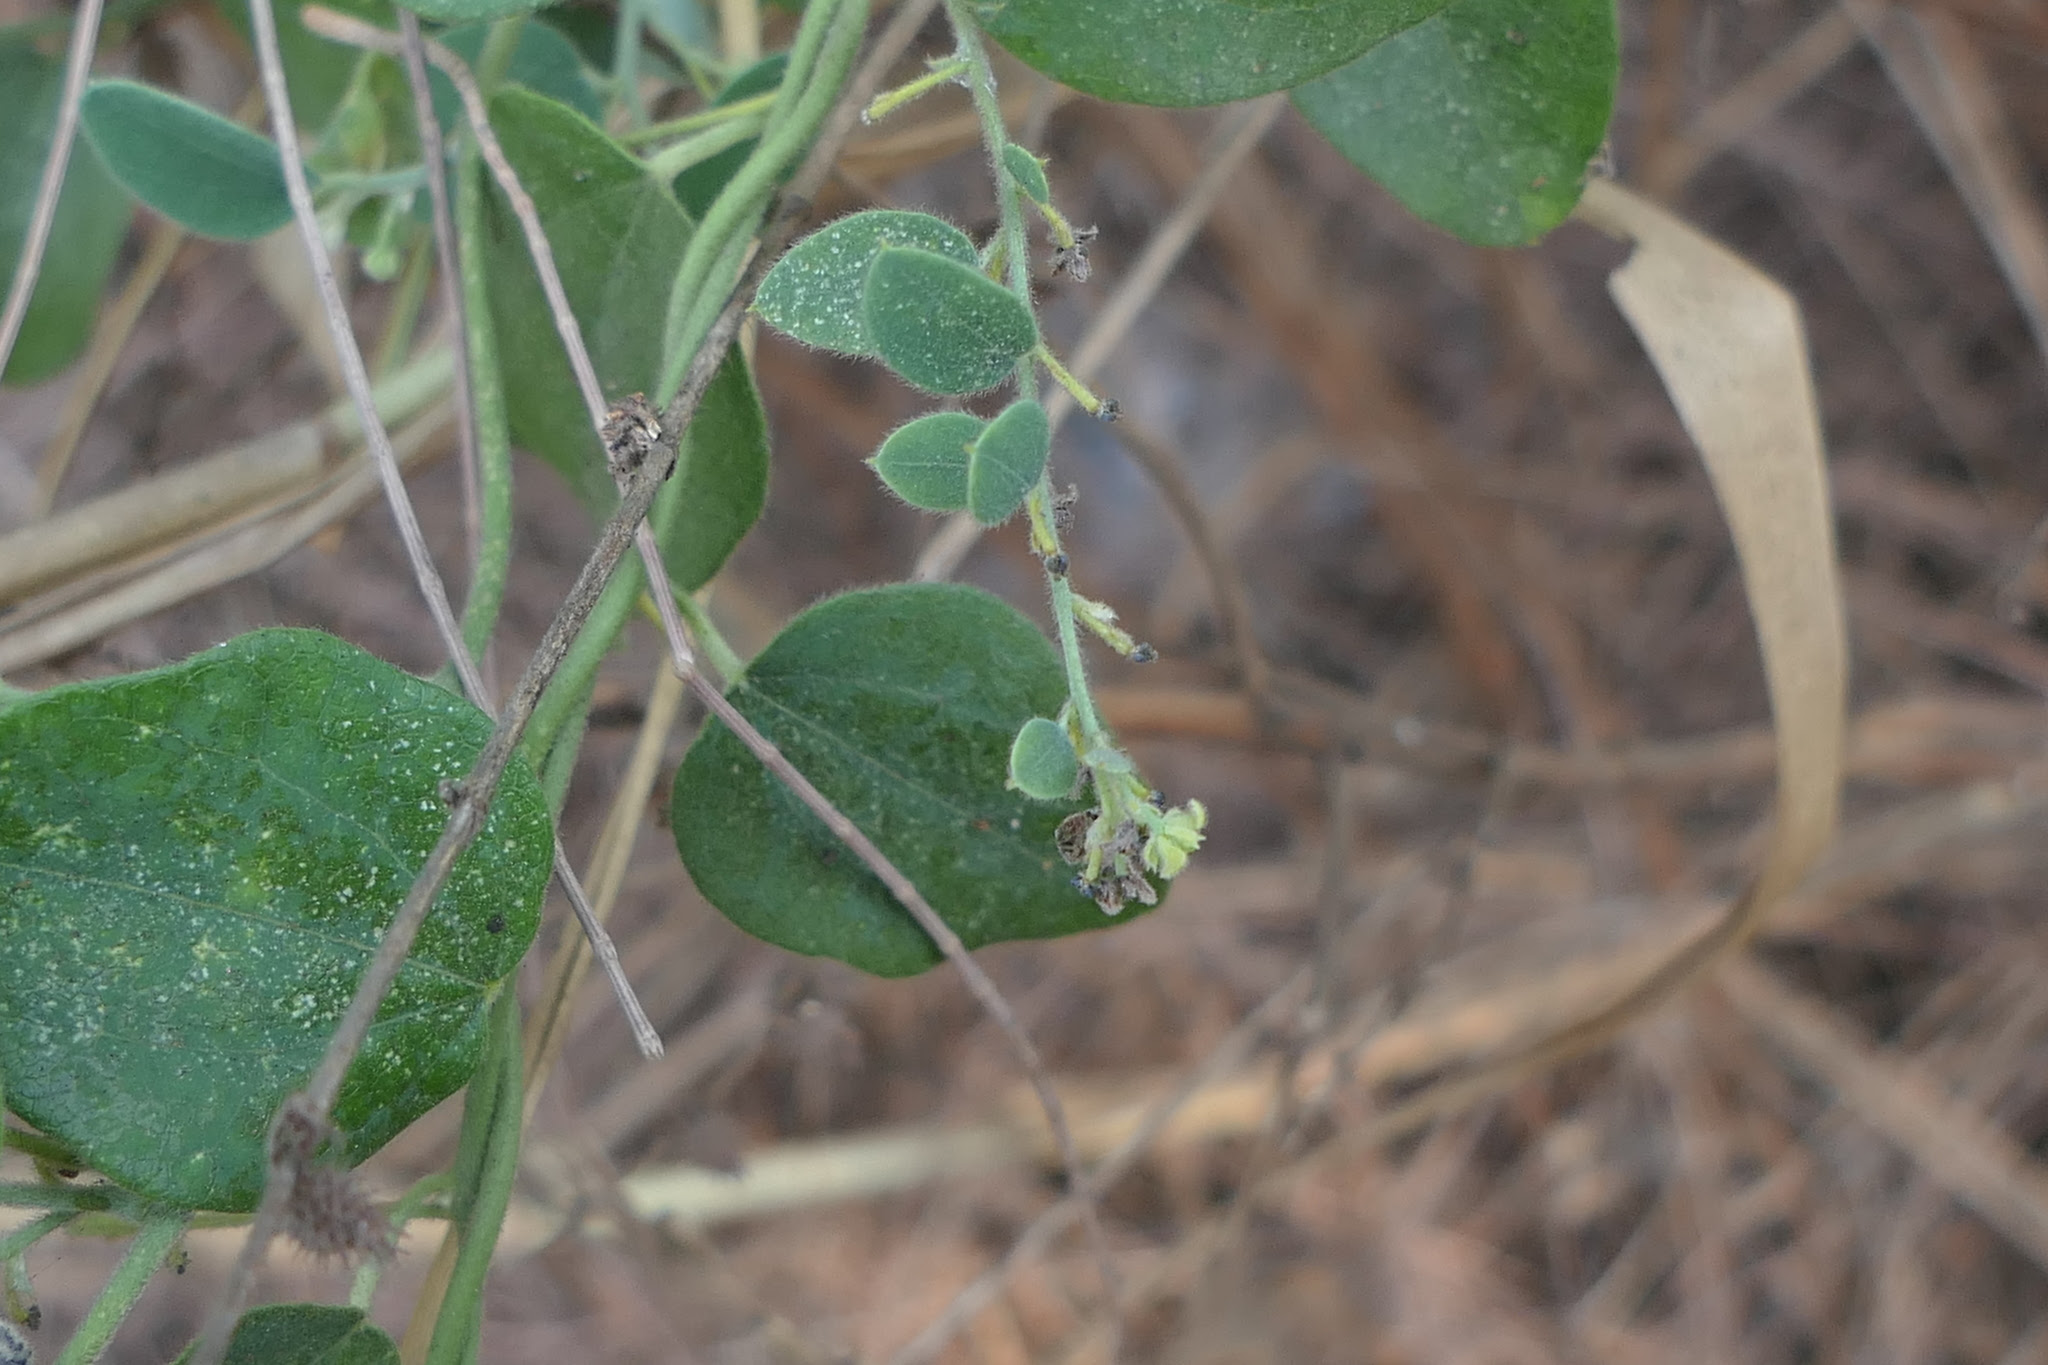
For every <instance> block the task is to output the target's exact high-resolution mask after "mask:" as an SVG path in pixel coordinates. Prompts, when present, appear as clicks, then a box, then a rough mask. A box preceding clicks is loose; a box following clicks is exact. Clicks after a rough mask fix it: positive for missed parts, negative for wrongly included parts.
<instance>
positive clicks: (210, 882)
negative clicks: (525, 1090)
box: [0, 630, 553, 1212]
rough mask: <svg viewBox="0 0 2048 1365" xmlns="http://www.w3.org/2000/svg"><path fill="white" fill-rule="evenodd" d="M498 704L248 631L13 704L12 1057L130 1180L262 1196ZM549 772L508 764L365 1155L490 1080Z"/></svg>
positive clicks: (183, 1204) (340, 647)
mask: <svg viewBox="0 0 2048 1365" xmlns="http://www.w3.org/2000/svg"><path fill="white" fill-rule="evenodd" d="M490 732H491V724H490V721H489V720H488V719H487V718H486V717H485V716H484V715H483V713H481V712H480V711H478V710H476V709H475V708H474V707H472V706H470V705H469V704H468V703H467V702H464V701H462V700H460V699H459V698H456V697H453V696H451V695H449V694H448V693H447V692H446V691H443V690H442V689H441V688H438V687H435V686H433V685H432V684H430V683H427V682H423V681H421V680H420V679H417V678H414V677H411V676H409V675H407V674H405V673H402V672H400V671H399V670H398V669H395V668H393V667H391V666H390V665H389V664H386V663H384V662H382V661H381V660H378V659H376V658H374V657H372V656H371V655H369V654H366V653H364V652H363V651H361V650H359V649H357V648H355V647H354V646H352V645H349V644H347V643H345V642H343V641H340V640H336V639H334V638H333V637H331V636H327V635H321V634H319V633H317V632H313V631H304V630H264V631H257V632H255V633H253V634H250V635H244V636H241V637H239V638H237V639H234V640H230V641H229V642H228V643H226V644H224V645H221V646H219V647H218V648H216V649H213V650H209V651H208V652H206V653H204V654H201V655H198V656H196V657H194V658H192V659H190V660H187V661H186V662H184V663H182V664H175V665H172V666H170V667H168V668H161V669H157V670H155V671H153V672H149V673H141V674H136V675H133V676H130V677H121V678H110V679H106V680H104V681H101V682H91V683H79V684H75V685H72V686H68V687H60V688H54V689H52V690H51V691H49V692H45V693H42V694H40V695H39V696H37V697H36V698H35V700H33V701H30V702H26V703H24V704H22V705H19V706H14V707H11V708H9V709H7V710H6V711H4V712H0V942H4V943H5V944H6V945H7V951H6V953H5V954H4V955H0V1073H4V1074H5V1075H6V1076H7V1102H8V1105H9V1106H10V1107H11V1108H12V1109H13V1110H14V1111H15V1112H16V1113H18V1114H20V1115H21V1116H22V1117H23V1118H25V1119H27V1120H28V1121H29V1122H30V1123H32V1124H34V1125H36V1127H38V1128H40V1129H42V1130H43V1131H44V1132H46V1133H48V1134H50V1135H51V1136H53V1137H56V1138H58V1139H59V1140H61V1141H62V1142H64V1143H66V1144H67V1145H69V1146H70V1147H72V1148H73V1149H74V1150H76V1151H77V1152H78V1153H79V1154H80V1155H81V1156H82V1157H84V1158H85V1159H86V1160H87V1161H89V1162H90V1163H91V1164H92V1165H93V1166H94V1167H96V1168H97V1169H99V1170H101V1171H103V1172H105V1173H106V1174H107V1175H108V1176H109V1177H111V1178H112V1179H113V1180H115V1181H116V1182H117V1183H119V1184H121V1185H124V1186H126V1187H128V1188H130V1189H132V1190H134V1191H136V1192H137V1193H139V1194H142V1195H144V1196H146V1197H148V1198H150V1199H153V1200H159V1201H162V1202H163V1203H165V1204H167V1205H170V1206H172V1207H175V1208H183V1209H220V1210H227V1211H232V1212H246V1211H247V1210H250V1209H253V1208H254V1207H255V1206H256V1201H257V1199H258V1197H259V1196H260V1195H261V1193H262V1189H263V1178H264V1170H265V1141H264V1134H265V1132H266V1131H267V1129H268V1127H269V1124H270V1119H271V1115H272V1114H273V1113H274V1112H275V1111H276V1109H277V1106H278V1104H279V1103H280V1102H281V1101H283V1099H284V1098H285V1097H286V1096H287V1095H289V1094H290V1093H291V1092H292V1091H294V1090H296V1089H297V1088H298V1087H300V1086H302V1085H303V1084H304V1083H305V1081H306V1078H307V1077H308V1075H310V1074H311V1072H312V1070H313V1068H314V1066H315V1065H316V1064H317V1063H318V1061H319V1059H320V1055H321V1053H322V1051H323V1050H324V1049H325V1047H326V1045H327V1040H328V1037H329V1036H330V1035H331V1034H332V1032H333V1031H334V1027H335V1024H336V1023H337V1022H338V1021H339V1020H340V1018H341V1015H342V1012H343V1011H344V1010H345V1009H346V1008H347V1006H348V1002H349V998H350V996H351V995H352V994H353V993H354V991H355V985H356V980H357V977H358V976H359V975H360V974H361V972H362V969H363V967H364V965H365V964H366V963H367V962H368V961H369V960H370V957H371V955H372V954H373V953H374V952H375V950H376V946H377V943H378V940H379V938H380V937H381V935H382V933H383V930H384V927H385V925H386V924H388V923H389V922H390V919H391V916H392V915H393V913H395V912H396V910H397V908H398V905H399V903H400V901H401V900H402V899H403V898H404V896H405V892H406V888H407V887H408V886H410V885H411V884H412V880H413V877H414V874H415V873H416V872H417V871H418V870H419V867H420V865H421V864H422V863H423V862H424V861H425V860H426V856H427V854H428V852H429V851H430V850H431V849H432V848H433V846H434V843H435V841H436V840H437V839H438V838H439V837H440V834H441V827H442V824H443V822H444V821H445V819H446V817H447V807H446V805H445V804H444V803H443V801H442V799H441V797H440V796H439V784H440V783H441V782H442V781H444V780H448V779H454V778H459V777H461V776H462V775H463V773H464V772H465V771H466V770H467V769H468V767H469V765H470V763H471V762H472V761H473V760H474V758H475V756H476V754H477V752H478V750H480V749H481V748H482V747H483V744H484V742H485V740H486V739H488V738H489V735H490ZM552 848H553V842H552V834H551V833H550V828H549V822H548V814H547V807H546V805H545V803H544V802H543V800H542V797H541V793H540V788H539V785H538V784H537V783H536V782H535V780H534V778H533V775H532V773H531V772H530V771H528V770H527V769H526V767H525V766H524V765H522V764H514V765H513V767H512V768H511V769H510V770H508V771H507V773H506V775H505V781H504V784H503V785H502V786H501V787H500V788H499V791H498V794H497V798H496V800H495V801H494V802H493V803H492V806H491V812H490V819H489V822H488V823H487V824H486V825H485V827H484V830H483V833H482V835H481V836H480V837H479V838H478V839H477V841H476V843H475V844H474V845H473V846H472V847H471V848H470V849H469V851H468V852H467V853H466V854H465V855H464V856H463V858H462V860H461V861H460V862H458V863H457V864H456V868H455V873H454V876H453V877H452V878H451V879H450V880H449V883H448V886H447V888H446V889H445V890H444V891H443V892H442V894H441V896H440V899H439V900H438V901H437V902H436V906H435V911H434V913H433V914H432V915H431V916H430V917H429V918H428V920H427V922H426V926H425V927H424V928H423V929H422V930H421V932H420V936H419V939H418V942H417V944H416V945H415V947H414V949H413V953H412V957H411V958H410V959H409V960H408V962H407V964H406V966H405V969H404V971H403V972H402V973H401V974H400V976H399V979H398V983H397V985H396V987H395V988H394V989H393V990H392V992H391V995H390V997H389V998H388V999H386V1001H385V1002H384V1006H383V1008H382V1010H381V1011H379V1013H378V1017H377V1018H378V1021H377V1023H376V1024H375V1025H374V1026H373V1027H372V1029H371V1031H370V1035H369V1040H368V1042H367V1043H366V1045H365V1046H364V1048H363V1051H362V1055H361V1056H360V1057H359V1058H358V1059H357V1060H356V1063H355V1065H354V1067H352V1068H351V1069H350V1071H349V1074H348V1079H347V1081H346V1082H345V1083H344V1085H343V1087H342V1092H341V1098H340V1102H339V1103H338V1104H337V1105H336V1108H335V1113H334V1117H335V1121H336V1123H338V1124H339V1125H340V1126H341V1128H342V1129H343V1131H344V1132H346V1133H347V1134H348V1138H349V1143H348V1155H349V1157H350V1158H351V1159H352V1160H360V1159H361V1158H362V1157H364V1156H367V1155H368V1154H369V1153H371V1152H373V1151H375V1150H377V1148H379V1147H381V1146H383V1145H384V1144H385V1143H386V1142H388V1141H390V1140H391V1138H392V1137H393V1136H395V1135H396V1134H397V1133H398V1132H399V1130H400V1129H402V1128H404V1127H405V1126H406V1125H407V1124H408V1123H410V1122H412V1120H414V1119H415V1118H417V1117H419V1116H420V1115H421V1114H423V1113H425V1112H426V1111H427V1110H428V1109H430V1108H432V1107H433V1106H434V1105H435V1104H437V1103H439V1102H440V1101H441V1100H442V1099H444V1098H446V1097H447V1096H448V1095H449V1094H451V1093H453V1092H454V1091H455V1089H456V1088H457V1087H459V1086H460V1085H462V1083H463V1082H464V1081H466V1080H467V1079H468V1078H469V1074H470V1072H471V1070H472V1069H473V1068H474V1067H475V1065H476V1060H477V1055H478V1051H479V1048H480V1046H481V1043H482V1036H483V1029H484V1017H485V1014H486V1013H487V1011H488V1008H489V1005H490V1002H491V999H492V998H493V997H494V996H495V995H496V994H497V992H498V991H500V990H502V989H503V988H504V981H505V978H506V976H507V974H508V973H510V972H511V971H512V970H513V968H514V967H516V966H517V965H518V963H519V959H520V957H521V955H522V954H523V953H524V952H525V949H526V945H527V944H528V943H529V942H530V941H531V940H532V938H533V933H534V928H535V925H536V924H537V922H538V919H539V913H540V901H541V895H542V893H543V891H544V890H545V889H546V886H547V878H548V870H549V866H550V863H551V853H552Z"/></svg>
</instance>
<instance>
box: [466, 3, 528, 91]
mask: <svg viewBox="0 0 2048 1365" xmlns="http://www.w3.org/2000/svg"><path fill="white" fill-rule="evenodd" d="M525 28H526V16H525V15H524V14H512V15H508V16H507V17H505V18H503V19H500V20H498V22H496V23H495V24H492V25H491V29H490V32H488V33H486V34H485V35H484V45H483V50H482V51H480V52H478V53H477V54H476V67H475V68H474V70H475V73H476V85H477V89H479V90H481V91H482V92H483V95H484V98H485V99H486V100H488V99H489V98H490V96H491V92H492V91H493V90H496V89H497V88H498V86H499V85H501V84H502V83H503V82H504V80H505V73H506V72H507V71H510V70H511V69H512V56H513V54H514V53H516V52H518V51H519V35H520V33H521V32H522V31H523V30H524V29H525Z"/></svg>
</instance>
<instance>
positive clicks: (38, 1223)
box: [0, 1209, 78, 1265]
mask: <svg viewBox="0 0 2048 1365" xmlns="http://www.w3.org/2000/svg"><path fill="white" fill-rule="evenodd" d="M76 1217H78V1215H77V1214H76V1213H73V1212H72V1211H70V1210H68V1209H52V1210H50V1211H49V1212H48V1213H46V1214H44V1215H43V1216H42V1217H40V1218H38V1219H36V1220H35V1221H34V1222H32V1223H27V1224H24V1225H23V1226H21V1227H18V1228H16V1229H15V1230H14V1231H12V1232H10V1233H8V1234H7V1235H6V1236H5V1237H0V1265H4V1264H6V1263H7V1262H9V1261H11V1260H13V1259H14V1258H15V1257H17V1256H19V1255H21V1253H22V1252H24V1251H27V1250H28V1249H29V1248H30V1247H32V1246H34V1245H35V1244H36V1243H37V1242H40V1241H42V1240H43V1238H45V1237H48V1236H49V1235H50V1234H51V1233H53V1232H55V1231H56V1230H57V1229H58V1228H61V1227H63V1226H64V1225H65V1224H66V1223H69V1222H70V1221H71V1220H72V1219H74V1218H76Z"/></svg>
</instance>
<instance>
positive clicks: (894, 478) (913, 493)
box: [869, 412, 988, 512]
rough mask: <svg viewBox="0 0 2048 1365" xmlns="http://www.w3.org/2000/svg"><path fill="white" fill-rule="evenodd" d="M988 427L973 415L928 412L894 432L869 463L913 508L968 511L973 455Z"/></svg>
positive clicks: (936, 510)
mask: <svg viewBox="0 0 2048 1365" xmlns="http://www.w3.org/2000/svg"><path fill="white" fill-rule="evenodd" d="M987 425H988V424H987V423H986V422H984V421H982V420H981V419H980V418H979V417H976V416H975V415H974V414H973V413H971V412H928V413H926V414H925V415H924V416H922V417H918V418H914V419H913V420H911V421H909V422H906V423H904V424H903V425H902V426H900V427H898V428H896V430H894V431H892V432H890V433H889V439H888V440H886V441H884V442H882V448H881V449H880V450H878V451H876V452H875V454H874V458H873V459H872V460H870V461H869V463H870V464H872V465H874V467H875V473H876V474H878V475H880V476H881V479H882V482H883V483H884V484H886V485H888V488H889V491H890V492H892V493H894V494H895V495H896V496H897V497H899V498H901V499H903V500H904V501H905V502H907V503H909V504H910V505H911V506H912V507H917V508H921V509H923V510H924V511H927V512H958V511H961V510H963V509H964V508H965V507H966V506H967V465H968V460H969V458H970V455H969V452H970V451H971V450H972V449H973V446H974V442H975V440H976V439H977V438H979V437H980V435H981V432H982V428H984V427H985V426H987Z"/></svg>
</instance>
